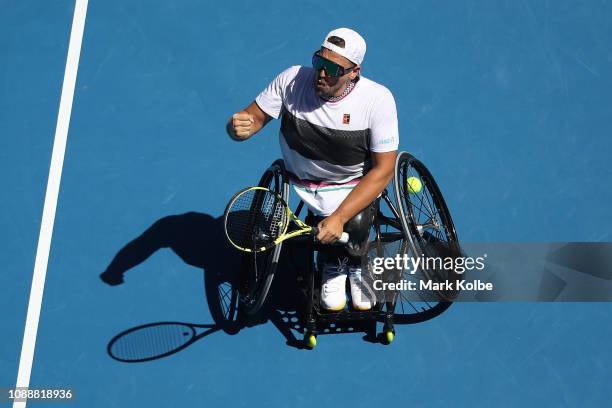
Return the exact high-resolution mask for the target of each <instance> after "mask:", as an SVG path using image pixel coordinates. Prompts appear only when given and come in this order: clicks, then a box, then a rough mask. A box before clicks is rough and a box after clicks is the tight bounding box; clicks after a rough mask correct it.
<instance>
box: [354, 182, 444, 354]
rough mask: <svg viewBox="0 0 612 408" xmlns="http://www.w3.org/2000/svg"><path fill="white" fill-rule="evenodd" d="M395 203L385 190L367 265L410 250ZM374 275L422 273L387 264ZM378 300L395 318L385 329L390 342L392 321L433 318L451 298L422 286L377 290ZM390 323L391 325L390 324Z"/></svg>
mask: <svg viewBox="0 0 612 408" xmlns="http://www.w3.org/2000/svg"><path fill="white" fill-rule="evenodd" d="M396 207H397V206H396V205H394V203H393V202H392V200H391V198H390V197H389V194H388V192H387V190H385V191H383V193H382V196H381V198H380V199H379V201H378V203H377V216H376V220H375V223H374V226H373V237H372V240H371V241H370V247H369V251H368V255H367V257H368V260H367V265H366V266H367V267H368V268H372V267H373V259H374V258H395V257H396V256H398V255H399V257H400V258H403V256H404V255H405V254H406V255H407V254H409V253H410V250H411V244H410V240H409V239H408V238H407V237H406V233H405V232H404V230H403V226H402V222H401V220H400V218H401V216H400V214H399V210H398V209H397V208H396ZM370 276H373V279H381V280H382V281H383V282H387V283H388V282H416V283H417V284H418V279H419V275H417V274H411V273H410V270H406V269H403V268H395V267H392V268H385V270H384V272H383V273H382V274H374V273H373V271H371V273H370ZM376 294H377V303H378V304H380V305H383V306H384V308H385V310H386V313H387V314H388V315H389V316H392V321H387V322H385V323H386V326H385V327H386V329H385V330H383V332H384V333H383V334H384V335H385V339H383V340H384V341H385V342H388V343H390V342H391V341H392V340H393V339H392V334H389V333H393V323H397V324H409V323H419V322H423V321H426V320H429V319H432V318H434V317H436V316H438V315H439V314H441V313H442V312H444V311H445V310H446V309H447V308H448V307H449V306H450V302H445V301H442V300H441V299H439V298H432V297H431V296H429V295H428V294H427V293H423V292H422V291H420V290H415V291H407V290H377V291H376ZM387 326H388V327H387Z"/></svg>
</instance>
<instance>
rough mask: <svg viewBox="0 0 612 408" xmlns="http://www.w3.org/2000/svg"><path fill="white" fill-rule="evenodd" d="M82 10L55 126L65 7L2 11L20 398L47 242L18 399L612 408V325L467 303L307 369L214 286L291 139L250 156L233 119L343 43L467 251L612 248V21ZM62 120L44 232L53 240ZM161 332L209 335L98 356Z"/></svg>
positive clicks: (6, 258)
mask: <svg viewBox="0 0 612 408" xmlns="http://www.w3.org/2000/svg"><path fill="white" fill-rule="evenodd" d="M79 3H81V6H83V2H82V1H80V0H79V1H77V5H78V4H79ZM85 6H86V19H85V20H84V24H85V25H84V33H83V39H82V45H81V46H80V61H78V64H77V65H76V67H78V77H77V80H76V86H75V88H74V99H73V101H72V102H71V104H70V106H71V107H72V111H71V113H69V114H68V116H67V117H66V116H65V112H64V113H62V111H61V109H60V108H59V107H60V99H61V98H62V89H63V86H64V85H65V70H66V67H67V56H68V55H69V54H68V50H69V43H70V38H71V30H73V17H74V15H75V2H74V1H72V0H70V1H68V0H62V1H59V0H54V1H46V2H40V1H31V0H24V1H20V2H17V1H12V0H4V1H1V2H0V8H1V9H2V12H1V13H0V34H1V35H0V45H1V48H2V50H3V51H4V52H3V60H2V63H1V64H0V73H1V76H0V81H1V82H0V84H1V85H0V157H1V160H0V165H1V166H2V171H1V172H0V174H1V180H2V185H3V191H4V193H3V198H2V199H1V200H0V225H1V227H2V228H1V231H2V232H1V235H0V236H1V246H2V250H1V251H0V262H1V264H2V269H3V273H0V310H1V311H2V316H3V319H2V323H3V328H4V329H3V332H2V333H3V335H2V336H0V338H1V340H0V345H1V347H0V387H11V388H12V387H14V386H15V385H16V384H17V376H18V372H19V366H20V359H22V356H23V352H22V347H23V345H24V330H26V318H27V313H28V305H29V304H31V288H32V287H33V270H34V269H35V259H36V255H37V248H40V247H39V245H40V241H39V238H40V236H41V234H43V233H44V232H45V231H46V232H47V233H49V234H50V237H51V240H50V251H49V256H48V262H47V264H46V267H45V268H44V269H43V270H44V271H45V273H46V275H45V276H46V279H44V296H43V297H42V304H41V309H40V319H39V321H38V324H37V326H36V327H37V333H36V336H35V337H34V338H32V337H30V338H28V337H27V336H26V339H25V340H26V341H25V344H33V343H34V342H35V351H34V354H33V362H32V365H31V374H30V377H29V386H30V388H57V389H59V388H64V389H66V388H70V389H72V390H74V393H75V400H74V403H73V404H74V405H73V406H79V407H92V408H93V407H141V406H142V407H167V406H191V405H194V406H195V405H198V406H221V405H223V406H228V407H241V406H262V407H285V406H293V407H312V406H315V407H343V406H351V407H362V406H363V407H365V406H368V407H372V406H384V405H391V404H411V405H415V406H425V407H428V406H432V407H438V406H482V407H489V406H588V407H599V406H606V405H607V404H608V401H609V400H610V398H611V397H612V391H610V387H609V380H608V377H609V373H610V365H611V364H612V352H611V351H610V347H609V345H608V339H609V338H610V336H611V335H612V328H611V326H610V325H609V324H608V323H606V322H607V321H608V320H609V318H610V313H611V312H612V306H611V305H610V304H608V303H597V302H592V303H536V302H533V303H526V302H525V303H524V302H507V303H459V304H454V305H452V306H451V307H450V308H449V309H448V310H446V311H445V312H444V313H442V314H441V315H440V316H438V317H436V318H434V319H431V320H428V321H426V322H423V323H418V324H411V325H397V326H396V331H397V332H396V339H395V341H394V342H393V344H392V345H390V346H383V345H381V344H374V343H372V342H370V341H367V338H366V339H364V334H363V333H360V332H359V333H357V332H356V333H352V334H341V335H325V336H321V337H320V339H319V345H318V346H317V347H316V348H315V349H314V350H312V351H307V350H301V349H298V348H296V347H293V346H292V345H291V341H289V339H288V338H287V333H284V332H283V331H282V330H280V329H279V325H278V324H274V323H273V322H272V321H267V322H261V323H260V324H256V325H254V326H253V327H245V328H242V329H241V330H240V331H238V332H237V333H232V332H228V331H224V330H219V329H218V328H215V319H214V316H213V314H214V310H213V311H212V312H211V308H210V306H209V304H210V303H211V299H210V295H211V292H210V288H207V282H210V279H211V276H213V275H215V274H223V273H234V271H235V269H236V268H237V265H236V259H235V253H233V252H231V251H230V250H228V248H227V245H226V244H225V242H223V240H222V239H221V237H222V233H220V232H219V231H222V226H221V218H220V217H221V216H222V215H223V210H224V208H225V205H226V204H227V201H228V199H229V198H230V197H231V196H232V195H233V194H234V193H235V192H236V191H238V190H239V189H241V188H243V187H246V186H249V185H253V184H255V183H256V182H257V181H258V179H259V177H260V175H261V174H262V172H263V171H264V170H265V169H266V168H267V166H268V165H269V164H270V163H272V162H273V161H274V160H275V159H277V158H279V157H280V149H279V146H278V128H279V123H278V121H274V122H273V123H270V124H269V125H268V126H267V127H266V128H265V130H263V131H262V132H261V133H260V134H258V135H257V136H256V137H254V138H253V139H251V140H249V141H246V142H244V143H236V142H234V141H232V140H231V139H230V138H229V137H228V136H227V134H226V133H225V124H226V122H227V120H228V118H229V117H230V116H231V115H232V114H233V113H234V112H237V111H238V110H241V109H243V108H244V107H245V106H246V105H248V104H249V103H250V102H252V101H253V99H254V98H255V96H256V95H257V94H258V93H259V92H260V91H261V90H262V89H263V88H264V87H265V86H267V85H268V83H269V82H270V81H271V80H272V79H274V77H275V76H276V75H277V74H278V73H279V72H281V71H282V70H284V69H285V68H287V67H289V66H292V65H309V64H310V58H311V55H312V52H313V51H314V50H316V49H318V47H319V46H320V43H321V40H322V39H323V36H324V35H325V34H326V33H327V32H329V31H330V30H331V29H333V28H335V27H352V28H354V29H356V30H357V31H359V32H360V33H361V34H362V35H363V37H364V38H365V39H366V41H367V44H368V51H367V54H366V58H365V61H364V64H363V71H362V72H363V75H364V76H366V77H368V78H371V79H373V80H375V81H377V82H380V83H382V84H384V85H385V86H387V87H388V88H389V89H390V90H391V91H392V92H393V94H394V96H395V100H396V103H397V107H398V117H399V127H400V138H401V141H400V150H406V151H409V152H412V153H413V154H414V155H415V156H417V157H419V158H420V159H421V160H423V162H425V163H426V164H427V166H428V168H429V169H430V170H431V171H432V173H433V174H434V176H435V178H436V180H437V182H438V184H439V185H440V187H441V189H442V191H443V192H444V197H445V198H446V201H447V203H448V205H449V207H450V210H451V212H452V214H453V218H454V221H455V224H456V227H457V232H458V234H459V238H460V239H461V241H464V242H561V241H570V242H571V241H581V242H582V241H584V242H610V241H612V233H611V231H612V217H610V215H609V203H610V202H611V201H612V189H611V188H610V182H609V180H610V179H611V178H612V170H611V169H610V165H609V162H610V154H611V153H612V139H611V138H610V136H609V135H610V133H611V131H612V125H611V123H610V117H611V115H612V97H611V96H610V95H611V91H612V76H611V75H610V73H611V72H612V54H611V53H610V47H609V38H610V37H611V36H612V19H610V16H611V15H612V4H610V3H608V2H603V1H586V2H578V1H566V0H563V1H556V2H549V1H544V0H542V1H529V0H525V1H520V2H506V1H490V2H474V1H470V0H461V1H443V2H423V1H414V2H402V1H387V2H383V3H373V2H365V1H357V2H335V3H333V4H332V3H330V4H321V3H318V2H310V1H302V2H298V3H291V2H282V1H269V2H258V3H256V2H249V1H244V0H236V1H230V2H221V3H212V2H199V1H192V0H177V1H174V2H165V1H158V0H150V1H142V0H134V1H130V2H125V1H116V0H108V1H105V2H100V1H90V2H89V4H88V5H87V4H85ZM83 11H84V10H83ZM83 17H84V15H83ZM74 35H75V33H74V31H73V36H74ZM68 60H70V58H68ZM73 62H74V61H73ZM65 97H66V96H65V95H64V98H65ZM62 115H64V116H65V118H69V128H67V129H68V132H67V144H66V149H65V156H64V157H63V160H61V162H60V164H61V165H62V169H63V170H62V173H61V184H60V185H59V195H58V196H57V210H56V212H55V214H54V217H52V220H53V221H54V223H53V224H52V234H51V231H48V230H46V229H45V228H41V226H43V227H44V225H45V224H44V222H42V221H41V220H42V219H43V208H44V206H45V195H46V192H47V183H48V179H49V177H50V168H51V169H52V168H53V165H54V164H53V163H52V150H53V147H54V142H56V140H57V139H56V136H55V135H56V126H57V124H58V118H59V117H61V116H62ZM56 147H57V146H56ZM43 230H44V231H43ZM130 243H131V244H130ZM39 256H40V249H39ZM113 260H115V261H113ZM111 262H116V264H115V265H119V267H121V268H124V269H126V270H127V272H126V274H125V283H124V284H123V285H119V286H112V287H111V286H108V285H105V284H104V283H103V282H101V281H100V279H99V274H100V273H101V272H103V271H104V270H105V269H106V268H108V267H109V265H111ZM281 272H282V271H279V273H278V275H279V276H278V278H279V282H278V283H276V285H275V287H274V290H275V291H277V292H280V293H281V295H282V291H283V290H284V289H285V288H286V286H284V285H285V284H286V282H287V276H291V271H285V272H284V273H285V278H283V276H282V274H281ZM207 279H209V281H207ZM34 283H36V282H34ZM159 322H183V323H190V324H195V325H200V326H202V331H205V332H206V330H209V331H208V332H206V333H205V334H204V335H203V336H202V337H201V338H199V339H198V340H197V341H196V342H194V343H193V344H191V345H189V346H188V347H186V348H184V349H183V350H181V351H180V352H177V353H174V354H172V355H169V356H167V357H164V358H160V359H156V360H153V361H148V362H142V363H124V362H120V361H117V360H116V359H113V358H112V357H111V356H110V355H109V353H108V351H107V347H108V345H109V342H110V341H111V340H112V339H113V338H114V337H115V336H117V335H118V334H120V333H122V332H124V331H126V330H128V329H131V328H135V327H139V326H141V325H147V324H152V323H159ZM280 326H282V325H280ZM296 336H299V334H296ZM288 343H289V344H288ZM22 364H23V361H22ZM2 404H8V402H0V405H2ZM45 404H47V403H43V402H38V401H30V402H28V406H39V405H41V406H44V405H45ZM63 405H64V402H61V403H59V406H63ZM66 405H68V404H67V403H66Z"/></svg>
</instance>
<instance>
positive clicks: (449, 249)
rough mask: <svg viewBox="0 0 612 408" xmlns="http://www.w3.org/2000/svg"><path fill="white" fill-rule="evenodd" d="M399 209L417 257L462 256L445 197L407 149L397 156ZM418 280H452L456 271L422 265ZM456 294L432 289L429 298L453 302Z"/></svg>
mask: <svg viewBox="0 0 612 408" xmlns="http://www.w3.org/2000/svg"><path fill="white" fill-rule="evenodd" d="M394 190H395V198H396V204H397V208H398V210H399V213H400V218H401V221H402V226H403V228H404V230H405V231H406V236H407V240H408V244H409V247H410V250H411V252H412V254H414V256H425V257H435V256H437V257H442V258H446V257H458V256H460V255H461V249H460V247H459V240H458V238H457V232H456V231H455V225H454V223H453V220H452V218H451V215H450V212H449V210H448V207H447V205H446V202H445V201H444V197H443V196H442V193H441V191H440V189H439V187H438V184H437V183H436V181H435V180H434V178H433V176H432V175H431V173H430V172H429V170H428V169H427V168H426V167H425V165H424V164H423V163H422V162H421V161H419V160H418V159H416V158H415V157H414V156H412V155H410V154H409V153H407V152H401V153H400V154H399V155H398V156H397V161H396V166H395V177H394ZM417 274H421V275H422V276H420V277H419V279H426V280H431V281H434V282H443V281H446V280H448V281H453V280H456V279H457V278H458V276H457V275H456V274H455V273H454V271H452V270H451V271H449V270H446V269H444V268H442V267H440V266H439V265H437V264H435V263H433V265H427V266H425V267H422V268H420V270H419V271H418V272H417ZM456 295H457V293H456V292H452V291H439V290H436V291H431V293H429V294H428V298H429V299H437V298H439V299H441V300H446V301H451V300H453V299H454V298H455V297H456Z"/></svg>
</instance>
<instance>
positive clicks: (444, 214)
mask: <svg viewBox="0 0 612 408" xmlns="http://www.w3.org/2000/svg"><path fill="white" fill-rule="evenodd" d="M409 177H417V178H418V179H419V180H420V181H421V184H422V187H421V189H420V191H419V192H418V193H415V192H414V191H411V190H410V186H409V185H408V178H409ZM391 184H392V185H391ZM391 184H390V185H389V186H388V187H387V188H386V189H385V190H384V191H383V192H382V193H381V195H380V196H379V197H378V198H377V199H376V201H375V203H374V205H375V212H376V216H375V218H374V222H373V225H372V227H371V231H370V242H369V247H368V249H367V254H365V255H364V256H363V262H362V265H364V266H365V267H368V268H372V262H373V259H374V258H396V257H397V256H398V255H399V257H400V258H401V257H404V255H408V254H412V255H413V256H423V255H427V256H433V255H446V256H459V254H460V248H459V241H458V238H457V233H456V231H455V227H454V224H453V221H452V218H451V215H450V212H449V210H448V208H447V205H446V203H445V201H444V198H443V197H442V194H441V192H440V189H439V188H438V185H437V184H436V182H435V180H434V178H433V177H432V175H431V173H430V172H429V171H428V170H427V168H426V167H425V166H424V165H423V163H422V162H420V161H419V160H418V159H416V158H415V157H414V156H412V155H411V154H409V153H407V152H401V153H399V154H398V156H397V159H396V164H395V174H394V177H393V181H392V183H391ZM258 185H259V186H261V187H265V188H268V189H270V190H272V191H274V192H276V193H278V194H279V195H280V196H281V197H282V198H283V199H284V200H285V202H289V195H290V184H289V180H288V175H287V172H286V170H285V166H284V163H283V161H282V160H280V159H279V160H276V161H275V162H274V163H272V165H271V166H270V167H269V168H268V169H267V170H266V171H265V172H264V174H263V176H262V177H261V179H260V181H259V184H258ZM303 204H304V203H303V202H301V201H300V202H299V204H298V205H297V208H296V210H295V211H294V213H295V214H296V216H299V214H300V212H301V210H302V207H303ZM294 245H302V246H305V248H306V250H305V251H303V252H304V253H306V254H307V258H308V259H307V260H306V262H303V261H302V262H299V264H300V265H301V267H302V268H303V271H302V272H301V273H300V274H299V276H298V280H299V282H298V283H299V285H298V286H299V288H300V290H301V293H302V294H303V305H302V307H301V313H300V314H301V316H300V317H301V324H294V326H293V328H295V329H297V330H299V331H301V332H303V345H304V346H305V347H306V348H313V347H315V345H316V342H317V335H319V334H323V333H336V332H345V331H348V332H350V331H353V330H354V326H355V324H359V323H364V322H370V323H372V322H373V324H374V325H376V323H382V325H383V328H382V332H381V333H380V334H379V335H378V336H377V337H378V340H379V341H380V342H382V343H384V344H390V343H391V342H392V341H393V339H394V336H395V329H394V324H405V323H417V322H422V321H425V320H428V319H431V318H433V317H435V316H437V315H439V314H440V313H442V312H443V311H445V310H446V309H447V308H448V307H449V306H450V304H451V303H452V300H453V298H454V297H455V296H456V293H448V292H443V291H436V290H425V289H423V290H421V289H419V287H418V286H417V285H418V281H419V280H424V279H425V280H434V281H443V280H448V279H451V278H453V279H454V278H455V277H454V276H453V273H452V271H451V272H448V271H445V270H440V269H434V268H430V269H428V268H425V267H420V268H418V270H414V269H413V270H410V268H408V269H406V268H397V267H396V266H393V267H391V268H384V272H382V273H381V275H382V277H383V278H384V281H386V282H395V283H397V282H415V286H414V287H415V288H416V290H410V291H407V290H385V291H381V292H377V302H376V305H375V306H374V307H373V308H372V309H371V310H368V311H353V310H351V309H350V306H347V308H345V310H343V311H340V312H328V311H324V310H322V309H321V308H320V306H319V305H320V293H319V291H320V287H321V276H320V271H319V268H317V266H316V262H315V253H316V252H317V251H318V250H319V249H320V245H322V244H319V243H317V242H315V241H314V240H313V238H312V237H297V238H294V239H290V240H288V241H285V242H284V243H280V244H279V245H277V246H276V247H274V248H273V249H271V250H269V251H265V252H262V253H259V254H253V253H242V254H241V255H240V256H242V262H241V270H240V273H239V275H240V276H239V277H238V282H237V290H234V291H233V292H232V293H231V294H229V302H227V303H226V305H227V306H226V308H227V310H226V311H224V314H225V315H226V318H229V319H231V318H233V317H235V316H243V317H244V318H246V319H248V318H249V317H252V316H255V315H257V313H258V312H259V311H260V309H261V308H262V306H263V305H264V302H265V301H266V297H267V295H268V292H269V290H270V286H271V284H272V281H273V279H274V275H275V272H276V270H277V266H278V263H279V259H280V256H281V252H282V251H283V248H286V247H288V246H294ZM303 248H304V247H303ZM304 264H305V266H304ZM296 265H297V263H296ZM371 272H372V271H371V269H370V275H371ZM379 273H380V272H379ZM347 305H350V302H347ZM297 320H298V319H296V318H295V317H292V318H291V321H292V322H296V321H297ZM342 323H345V324H344V325H343V324H342ZM346 323H349V324H346ZM353 323H354V324H353ZM375 330H376V329H375V326H374V331H375Z"/></svg>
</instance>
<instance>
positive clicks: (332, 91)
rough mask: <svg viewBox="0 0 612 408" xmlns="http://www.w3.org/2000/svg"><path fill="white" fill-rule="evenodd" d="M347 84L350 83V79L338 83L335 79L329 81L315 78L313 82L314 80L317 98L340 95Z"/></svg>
mask: <svg viewBox="0 0 612 408" xmlns="http://www.w3.org/2000/svg"><path fill="white" fill-rule="evenodd" d="M332 81H333V82H332ZM349 82H350V79H346V80H344V81H340V80H337V79H332V80H329V79H325V78H318V77H315V80H314V88H315V93H316V94H317V95H318V96H321V97H324V98H331V97H334V96H338V95H339V94H341V93H342V91H344V89H345V88H346V87H347V85H348V84H349Z"/></svg>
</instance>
